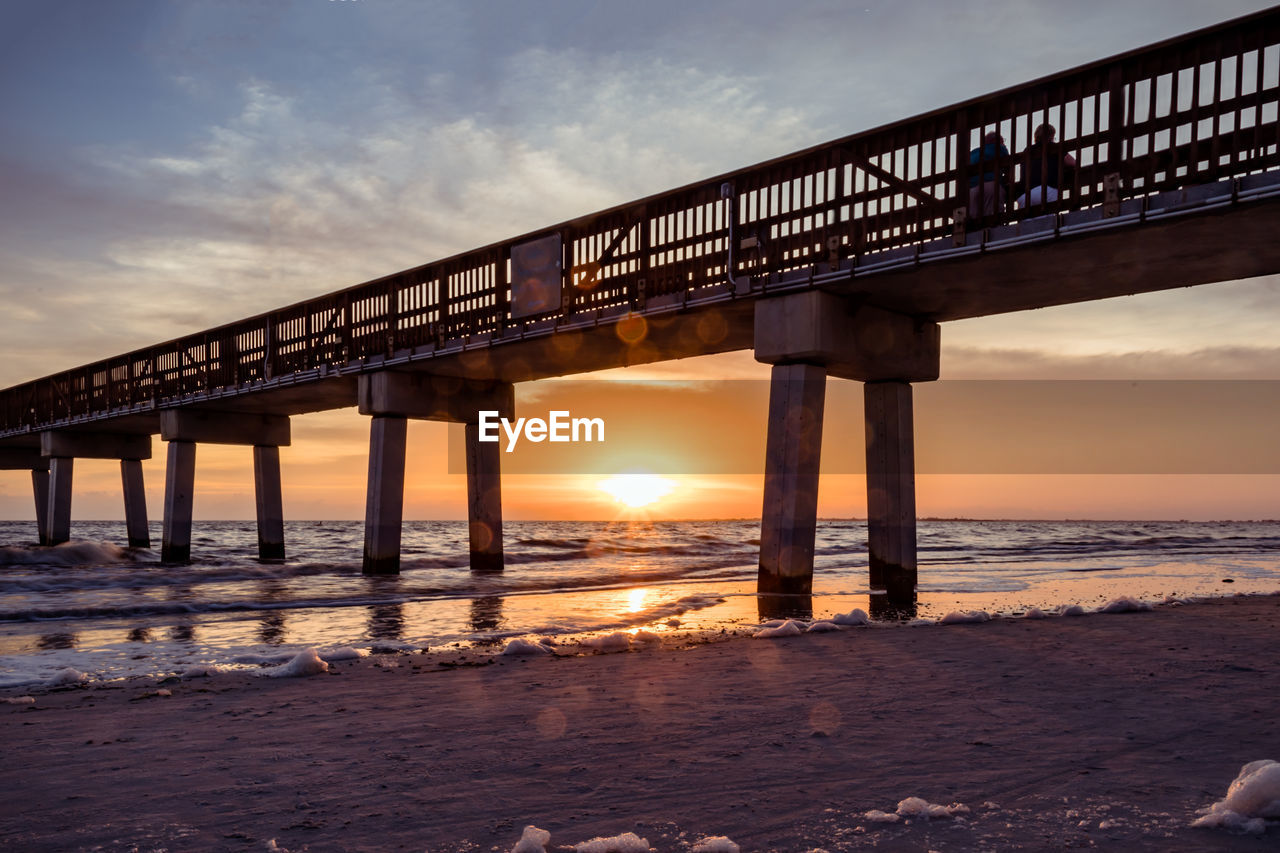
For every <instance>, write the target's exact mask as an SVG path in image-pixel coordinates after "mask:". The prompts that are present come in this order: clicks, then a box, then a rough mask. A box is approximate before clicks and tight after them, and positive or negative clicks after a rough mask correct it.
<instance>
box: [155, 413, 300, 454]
mask: <svg viewBox="0 0 1280 853" xmlns="http://www.w3.org/2000/svg"><path fill="white" fill-rule="evenodd" d="M160 437H161V438H162V439H164V440H165V441H184V442H195V443H197V444H238V445H251V446H261V447H288V446H289V439H290V434H289V416H288V415H262V414H254V413H249V412H213V411H204V410H200V409H167V410H165V411H163V412H161V413H160Z"/></svg>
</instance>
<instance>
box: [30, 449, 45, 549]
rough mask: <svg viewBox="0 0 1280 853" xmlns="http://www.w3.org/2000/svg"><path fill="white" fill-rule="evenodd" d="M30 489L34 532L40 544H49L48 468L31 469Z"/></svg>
mask: <svg viewBox="0 0 1280 853" xmlns="http://www.w3.org/2000/svg"><path fill="white" fill-rule="evenodd" d="M31 491H32V492H34V493H35V499H36V532H37V535H38V536H39V542H40V544H41V545H48V544H49V537H48V532H49V469H47V468H45V469H44V470H39V469H32V471H31Z"/></svg>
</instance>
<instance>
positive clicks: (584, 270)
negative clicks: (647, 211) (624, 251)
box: [573, 218, 644, 289]
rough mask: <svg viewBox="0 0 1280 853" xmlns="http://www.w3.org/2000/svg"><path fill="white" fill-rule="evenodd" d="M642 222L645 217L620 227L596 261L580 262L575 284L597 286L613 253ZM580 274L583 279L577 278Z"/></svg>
mask: <svg viewBox="0 0 1280 853" xmlns="http://www.w3.org/2000/svg"><path fill="white" fill-rule="evenodd" d="M642 222H644V218H640V219H637V220H636V221H634V222H632V223H631V224H630V225H624V226H622V227H621V228H619V229H618V234H617V236H616V237H614V238H613V241H612V242H610V243H609V245H608V246H606V247H605V250H604V251H603V252H601V253H600V257H599V258H596V259H595V260H594V261H587V262H586V263H584V264H579V265H578V267H576V268H575V269H574V270H573V277H574V279H575V281H574V283H573V284H574V286H575V287H581V288H584V289H585V288H592V287H595V286H596V284H597V283H599V281H600V273H601V272H602V271H603V269H604V266H605V264H607V263H609V262H610V261H612V260H613V253H614V252H616V251H618V247H620V246H621V245H622V244H623V242H624V241H625V240H626V239H627V238H628V237H630V236H631V232H632V231H634V230H635V229H636V226H637V225H640V224H641V223H642ZM579 274H581V275H582V276H583V278H582V280H581V281H578V280H576V279H577V276H578V275H579Z"/></svg>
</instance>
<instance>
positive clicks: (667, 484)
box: [597, 474, 676, 508]
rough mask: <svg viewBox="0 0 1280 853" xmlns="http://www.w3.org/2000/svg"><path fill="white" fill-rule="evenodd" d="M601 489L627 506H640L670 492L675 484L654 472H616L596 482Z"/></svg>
mask: <svg viewBox="0 0 1280 853" xmlns="http://www.w3.org/2000/svg"><path fill="white" fill-rule="evenodd" d="M597 486H598V487H599V488H600V490H601V491H603V492H607V493H608V494H610V495H612V496H613V499H614V500H615V501H617V502H618V503H621V504H626V505H627V506H629V507H633V508H635V507H642V506H648V505H649V504H651V503H653V502H655V501H658V500H661V499H662V498H665V497H666V496H667V495H669V494H671V491H672V490H673V489H674V488H675V487H676V484H675V483H673V482H672V481H671V480H668V479H666V478H665V477H659V476H657V475H655V474H618V475H616V476H613V477H609V478H608V479H605V480H601V481H600V482H599V483H597Z"/></svg>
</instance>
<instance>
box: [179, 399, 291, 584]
mask: <svg viewBox="0 0 1280 853" xmlns="http://www.w3.org/2000/svg"><path fill="white" fill-rule="evenodd" d="M290 435H291V434H290V430H289V417H288V416H287V415H266V414H260V413H253V412H220V411H211V410H209V409H169V410H167V411H164V412H161V413H160V437H161V438H162V439H164V440H165V441H167V442H169V471H168V476H167V477H166V479H165V496H164V544H163V551H164V554H163V559H164V561H165V562H166V563H169V562H173V563H182V562H186V561H188V560H190V559H191V504H192V491H193V489H194V486H195V466H196V444H198V443H203V444H234V445H239V446H243V447H252V448H253V471H254V486H255V489H254V492H255V494H256V496H257V508H258V556H259V558H261V559H270V560H281V559H284V516H283V512H282V511H281V500H280V448H281V447H287V446H288V445H289V442H290Z"/></svg>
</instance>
